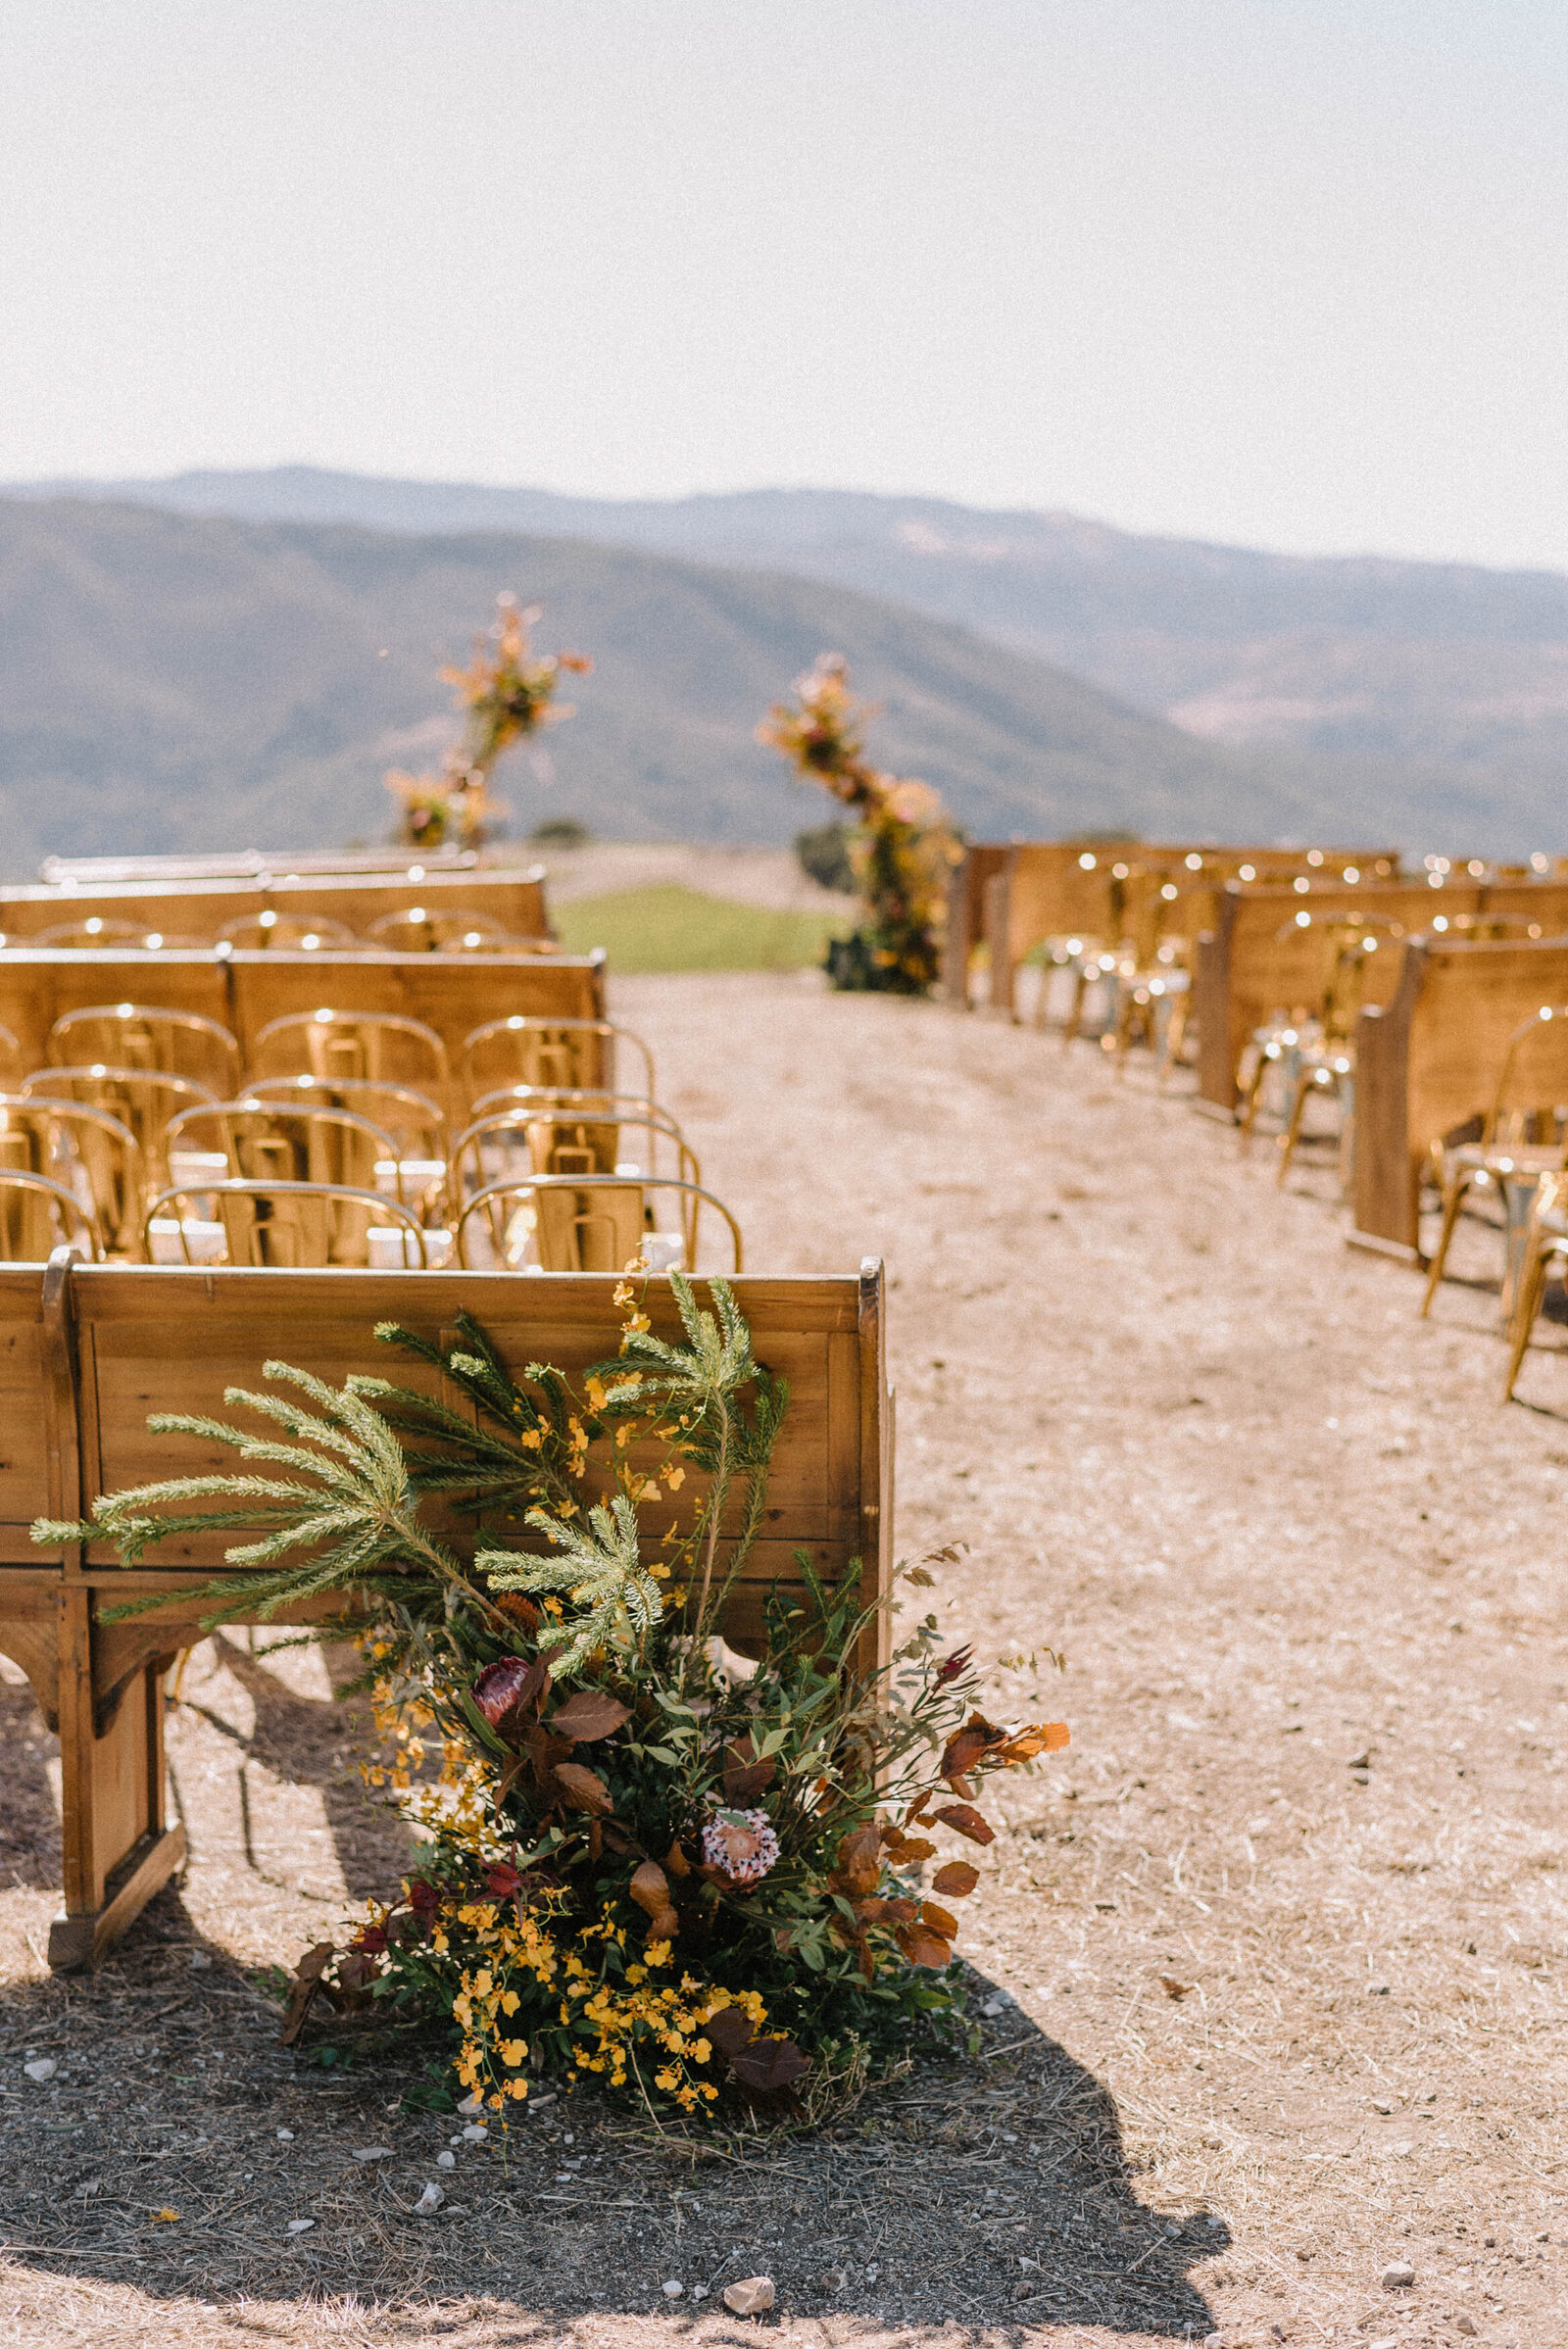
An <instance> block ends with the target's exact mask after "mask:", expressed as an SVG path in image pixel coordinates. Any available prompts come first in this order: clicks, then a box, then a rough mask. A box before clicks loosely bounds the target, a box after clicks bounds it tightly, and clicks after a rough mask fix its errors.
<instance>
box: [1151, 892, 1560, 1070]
mask: <svg viewBox="0 0 1568 2349" xmlns="http://www.w3.org/2000/svg"><path fill="white" fill-rule="evenodd" d="M1298 877H1302V876H1298ZM1305 877H1306V878H1307V879H1308V881H1309V886H1308V887H1307V889H1305V890H1304V891H1298V890H1297V889H1296V888H1295V887H1294V885H1293V886H1291V887H1282V886H1279V885H1269V886H1264V885H1263V884H1261V883H1254V884H1248V883H1243V882H1239V881H1233V882H1229V883H1227V885H1226V887H1225V889H1224V891H1223V894H1222V896H1221V900H1220V907H1219V920H1218V923H1217V925H1216V927H1215V928H1214V929H1213V930H1212V931H1211V932H1209V933H1208V934H1206V935H1204V936H1201V937H1200V939H1199V941H1198V954H1197V958H1196V961H1195V963H1194V969H1193V1016H1194V1018H1195V1020H1196V1021H1197V1023H1198V1031H1199V1058H1198V1092H1199V1098H1200V1100H1201V1101H1205V1102H1207V1103H1209V1104H1211V1105H1212V1106H1213V1107H1214V1108H1215V1109H1218V1110H1222V1111H1223V1112H1224V1113H1225V1114H1226V1115H1227V1116H1230V1115H1232V1114H1233V1113H1234V1110H1235V1106H1236V1099H1237V1077H1238V1071H1239V1069H1240V1067H1241V1060H1242V1054H1243V1052H1245V1051H1246V1049H1247V1046H1248V1044H1249V1042H1250V1039H1251V1036H1252V1033H1253V1031H1254V1029H1256V1028H1257V1027H1259V1026H1260V1025H1261V1024H1262V1023H1263V1021H1265V1020H1266V1019H1268V1018H1269V1017H1270V1016H1271V1015H1272V1014H1273V1013H1274V1012H1276V1011H1281V1010H1283V1011H1291V1010H1295V1009H1297V1008H1302V1009H1307V1010H1310V1009H1311V1008H1313V1007H1314V1006H1313V992H1314V990H1315V989H1316V988H1317V987H1318V986H1319V985H1320V984H1321V981H1320V977H1319V970H1320V963H1321V956H1320V954H1319V950H1318V944H1317V942H1316V941H1315V940H1314V939H1313V937H1312V936H1311V934H1310V932H1307V933H1304V934H1303V935H1302V936H1301V937H1299V938H1297V937H1295V936H1294V935H1293V934H1292V924H1293V919H1294V916H1295V915H1296V914H1297V913H1298V912H1309V913H1311V914H1312V916H1313V919H1314V922H1315V921H1316V920H1317V918H1318V917H1319V916H1320V915H1325V914H1326V915H1330V916H1334V915H1338V914H1353V913H1355V912H1357V911H1359V912H1362V913H1366V914H1378V915H1382V916H1384V917H1386V918H1389V919H1392V920H1395V921H1397V922H1400V923H1402V924H1403V926H1404V928H1405V929H1406V931H1408V932H1409V933H1411V934H1412V935H1413V934H1416V933H1422V934H1424V933H1426V932H1427V931H1429V930H1431V928H1432V926H1433V924H1434V923H1435V922H1436V921H1437V920H1438V919H1439V917H1441V918H1442V919H1443V920H1444V922H1445V923H1452V922H1455V921H1460V920H1463V919H1466V918H1471V917H1484V916H1486V915H1489V914H1490V915H1495V916H1497V917H1499V918H1511V919H1517V920H1528V921H1532V922H1535V923H1538V924H1539V925H1540V928H1541V933H1542V936H1543V937H1550V936H1552V935H1554V934H1556V933H1557V932H1559V931H1561V930H1563V929H1565V928H1568V887H1565V886H1564V884H1563V883H1562V882H1561V881H1558V880H1543V881H1529V880H1520V881H1474V880H1469V879H1462V880H1454V879H1453V878H1452V877H1449V878H1447V879H1446V880H1445V881H1444V882H1443V884H1442V885H1441V886H1440V887H1437V888H1434V887H1432V886H1431V885H1430V884H1429V883H1427V882H1425V881H1402V882H1377V883H1368V882H1366V881H1362V882H1361V883H1359V884H1358V885H1355V886H1351V885H1350V884H1348V883H1346V882H1344V881H1334V880H1328V881H1325V880H1323V879H1321V878H1320V877H1318V876H1316V875H1311V876H1305ZM1397 964H1398V957H1397V955H1394V956H1392V957H1390V959H1389V961H1387V962H1383V961H1381V960H1380V961H1379V962H1378V966H1377V969H1376V971H1374V969H1373V967H1372V966H1371V965H1370V964H1369V966H1368V969H1367V974H1366V977H1367V986H1368V989H1369V991H1370V994H1371V998H1372V1000H1373V1001H1375V1002H1379V1003H1383V1002H1387V1001H1388V999H1389V997H1390V996H1391V995H1392V993H1393V990H1394V987H1395V984H1396V983H1397Z"/></svg>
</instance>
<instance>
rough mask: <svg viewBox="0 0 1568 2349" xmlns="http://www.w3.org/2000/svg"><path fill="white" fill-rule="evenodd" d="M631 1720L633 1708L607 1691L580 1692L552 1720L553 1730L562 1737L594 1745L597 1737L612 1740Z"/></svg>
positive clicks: (553, 1715) (584, 1689)
mask: <svg viewBox="0 0 1568 2349" xmlns="http://www.w3.org/2000/svg"><path fill="white" fill-rule="evenodd" d="M630 1719H631V1707H630V1705H627V1704H622V1703H621V1702H620V1699H619V1698H618V1697H615V1696H609V1695H607V1694H606V1693H605V1691H604V1689H603V1688H578V1689H577V1690H576V1692H575V1693H574V1694H573V1695H571V1696H568V1697H567V1699H566V1701H565V1703H564V1705H558V1706H557V1707H556V1710H555V1711H554V1712H553V1713H552V1714H551V1716H550V1727H551V1729H552V1730H553V1731H554V1733H555V1735H556V1736H557V1737H573V1738H575V1739H576V1740H577V1742H578V1743H579V1744H590V1743H592V1741H593V1740H594V1739H595V1738H596V1737H609V1736H610V1734H611V1732H612V1731H613V1730H617V1729H619V1727H620V1725H621V1723H622V1722H623V1721H629V1720H630Z"/></svg>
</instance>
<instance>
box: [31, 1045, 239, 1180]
mask: <svg viewBox="0 0 1568 2349" xmlns="http://www.w3.org/2000/svg"><path fill="white" fill-rule="evenodd" d="M17 1091H18V1093H19V1094H20V1095H21V1096H22V1098H23V1099H24V1100H26V1101H80V1102H83V1103H84V1104H85V1105H86V1107H88V1108H89V1109H102V1110H105V1111H107V1113H108V1115H109V1116H110V1117H112V1118H115V1119H117V1120H118V1121H119V1123H120V1124H121V1125H123V1126H127V1127H128V1128H129V1130H130V1132H131V1133H132V1135H133V1136H134V1137H135V1141H136V1146H137V1148H138V1149H139V1150H140V1151H141V1154H142V1160H143V1179H144V1181H145V1182H158V1181H161V1180H162V1178H163V1174H164V1169H165V1164H166V1161H165V1158H164V1135H165V1133H166V1131H167V1130H168V1126H169V1121H170V1119H171V1118H172V1117H174V1116H177V1114H178V1112H179V1111H180V1110H181V1109H193V1108H196V1107H198V1106H199V1105H200V1104H202V1103H204V1102H207V1101H212V1100H214V1099H215V1096H214V1095H213V1094H211V1093H209V1092H208V1090H207V1088H206V1086H205V1085H198V1084H197V1083H196V1081H195V1079H194V1078H193V1077H176V1076H172V1075H170V1074H169V1072H168V1071H167V1070H165V1069H161V1068H116V1067H114V1066H113V1065H112V1064H110V1063H108V1062H105V1061H102V1060H100V1061H95V1062H94V1063H93V1065H92V1066H91V1067H90V1068H40V1069H37V1070H35V1071H34V1072H33V1074H32V1075H31V1076H28V1077H24V1078H23V1080H22V1083H21V1084H20V1085H19V1086H18V1088H17Z"/></svg>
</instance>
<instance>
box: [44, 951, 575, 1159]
mask: <svg viewBox="0 0 1568 2349" xmlns="http://www.w3.org/2000/svg"><path fill="white" fill-rule="evenodd" d="M90 1003H145V1004H148V1005H156V1006H158V1007H159V1008H161V1009H165V1010H175V1011H198V1012H201V1013H203V1014H205V1016H206V1017H207V1018H209V1019H216V1020H219V1021H221V1023H222V1025H223V1026H224V1027H225V1028H228V1029H230V1030H231V1031H232V1033H233V1034H234V1035H235V1036H236V1037H237V1038H238V1039H239V1046H240V1052H241V1054H242V1056H243V1057H244V1058H245V1059H246V1061H247V1062H248V1061H249V1059H250V1055H251V1052H252V1049H253V1047H254V1045H255V1041H256V1038H257V1035H258V1034H259V1033H260V1031H261V1029H262V1028H263V1027H265V1026H266V1025H267V1023H268V1021H269V1020H272V1019H281V1018H284V1017H286V1016H287V1015H288V1014H290V1013H292V1012H308V1011H314V1010H317V1009H319V1008H320V1007H321V1006H322V1005H327V1006H330V1008H332V1009H333V1010H341V1011H392V1012H398V1013H401V1014H402V1015H403V1016H404V1017H405V1018H409V1019H417V1020H419V1021H421V1022H422V1023H423V1025H424V1026H426V1027H428V1028H433V1029H434V1030H435V1032H436V1034H437V1035H438V1036H439V1037H440V1038H441V1040H442V1042H443V1044H444V1045H445V1046H446V1048H447V1057H448V1060H449V1062H450V1063H451V1068H452V1091H451V1097H450V1099H449V1101H447V1102H445V1103H443V1107H445V1108H446V1110H447V1113H448V1115H449V1116H451V1117H453V1118H457V1119H461V1118H462V1116H463V1114H464V1112H465V1110H466V1101H465V1099H464V1098H463V1095H462V1067H461V1062H462V1047H463V1040H464V1038H465V1037H466V1035H467V1034H468V1033H469V1031H470V1030H471V1029H473V1028H476V1027H477V1026H478V1025H479V1024H480V1022H481V1021H483V1020H487V1019H505V1018H509V1017H510V1016H511V1015H512V1013H514V1012H521V1013H523V1014H525V1015H526V1014H538V1015H541V1016H544V1017H554V1018H558V1019H602V1018H603V1017H604V1015H605V1013H604V1003H605V991H604V957H603V955H602V954H597V953H596V954H281V953H276V952H272V953H266V954H194V953H193V954H149V953H147V952H145V951H143V952H139V953H136V954H116V953H97V952H95V951H93V950H92V949H90V948H88V949H82V948H46V947H14V948H7V949H6V950H5V951H4V952H0V1026H4V1027H7V1028H9V1029H10V1030H11V1032H12V1033H13V1035H15V1036H16V1038H17V1039H18V1042H19V1043H20V1045H21V1047H22V1053H23V1058H24V1060H25V1064H26V1066H27V1067H28V1068H41V1067H42V1066H43V1065H44V1064H45V1062H46V1060H47V1059H48V1038H49V1030H50V1028H51V1026H52V1025H53V1023H54V1022H55V1021H56V1020H57V1019H58V1018H59V1017H60V1016H61V1014H62V1012H65V1011H74V1010H79V1009H81V1008H83V1007H84V1006H85V1005H87V1004H90ZM608 1078H609V1072H608V1071H602V1072H601V1073H600V1075H598V1076H596V1077H595V1078H594V1079H593V1081H594V1082H595V1083H600V1082H608Z"/></svg>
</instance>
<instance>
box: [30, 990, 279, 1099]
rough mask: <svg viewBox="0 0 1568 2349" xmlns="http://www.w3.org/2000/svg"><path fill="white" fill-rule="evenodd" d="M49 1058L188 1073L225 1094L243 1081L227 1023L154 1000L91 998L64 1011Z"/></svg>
mask: <svg viewBox="0 0 1568 2349" xmlns="http://www.w3.org/2000/svg"><path fill="white" fill-rule="evenodd" d="M49 1058H50V1060H51V1062H53V1063H54V1064H56V1065H57V1066H60V1067H71V1066H80V1065H83V1064H90V1063H92V1062H96V1061H105V1062H113V1064H114V1065H115V1067H117V1068H142V1069H149V1070H158V1071H161V1072H162V1073H164V1074H166V1075H169V1076H175V1077H188V1078H190V1079H191V1080H192V1081H193V1082H194V1083H196V1084H198V1085H201V1086H204V1087H205V1088H206V1089H207V1091H208V1092H209V1093H210V1094H213V1095H216V1096H218V1097H219V1098H220V1099H221V1098H222V1097H223V1096H224V1095H225V1094H230V1093H232V1092H233V1090H234V1088H235V1086H236V1085H237V1084H238V1083H239V1073H240V1054H239V1046H238V1044H237V1043H236V1041H235V1039H234V1037H233V1035H232V1034H231V1033H230V1031H229V1030H228V1029H227V1028H225V1027H223V1026H222V1025H221V1023H220V1022H219V1021H218V1020H216V1019H208V1018H207V1017H206V1016H205V1015H204V1014H203V1013H202V1012H200V1011H166V1010H163V1009H161V1008H160V1007H159V1006H158V1005H157V1004H154V1003H89V1004H86V1005H84V1006H83V1007H82V1009H80V1010H79V1011H67V1012H65V1013H63V1014H62V1016H61V1017H60V1018H59V1019H57V1020H56V1021H55V1023H54V1026H53V1027H52V1028H51V1029H50V1031H49Z"/></svg>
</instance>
